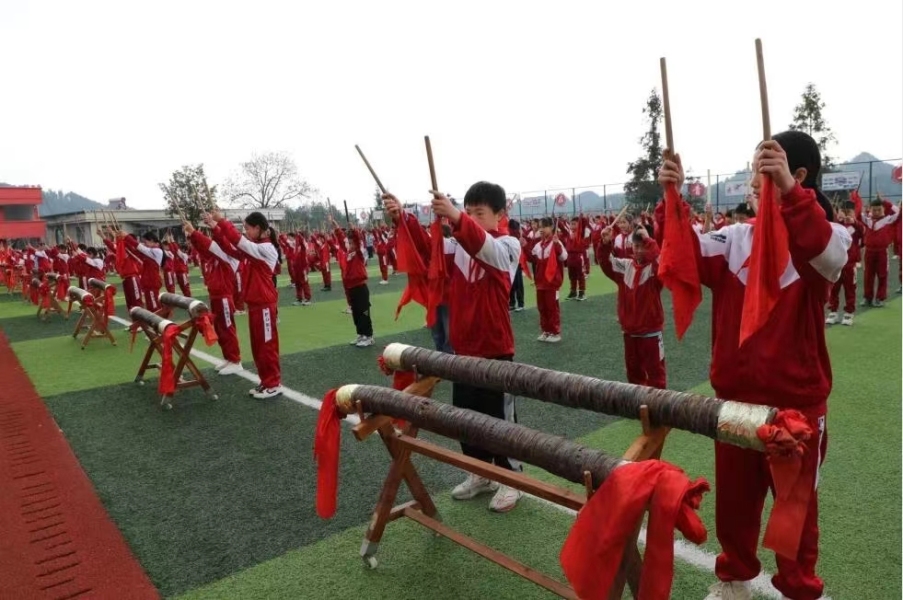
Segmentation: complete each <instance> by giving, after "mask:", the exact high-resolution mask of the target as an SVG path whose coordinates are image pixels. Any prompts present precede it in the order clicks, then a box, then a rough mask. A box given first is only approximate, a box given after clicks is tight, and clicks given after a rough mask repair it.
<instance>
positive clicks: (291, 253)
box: [274, 233, 298, 288]
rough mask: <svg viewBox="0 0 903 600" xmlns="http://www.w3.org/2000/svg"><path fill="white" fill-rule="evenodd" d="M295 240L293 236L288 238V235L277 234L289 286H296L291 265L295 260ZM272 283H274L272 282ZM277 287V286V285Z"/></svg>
mask: <svg viewBox="0 0 903 600" xmlns="http://www.w3.org/2000/svg"><path fill="white" fill-rule="evenodd" d="M295 244H296V242H295V239H294V236H292V238H291V239H289V236H288V235H286V234H284V233H280V234H279V248H280V249H281V250H282V256H284V257H285V264H286V266H287V267H288V278H289V287H295V288H296V287H298V285H297V282H296V281H295V269H294V267H293V266H292V265H293V264H294V261H295V252H296V249H295V248H296V246H295ZM274 285H276V284H275V283H274ZM277 287H278V286H277Z"/></svg>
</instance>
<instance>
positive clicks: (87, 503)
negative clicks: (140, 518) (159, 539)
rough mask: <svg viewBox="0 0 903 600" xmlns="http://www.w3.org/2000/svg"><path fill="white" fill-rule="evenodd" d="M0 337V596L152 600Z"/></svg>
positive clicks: (124, 546)
mask: <svg viewBox="0 0 903 600" xmlns="http://www.w3.org/2000/svg"><path fill="white" fill-rule="evenodd" d="M159 597H160V595H159V594H158V592H157V590H156V589H155V588H154V586H153V584H151V582H150V580H149V579H148V577H147V575H146V574H145V573H144V571H143V569H142V568H141V565H140V564H139V563H138V561H137V560H136V559H135V557H134V556H133V555H132V552H131V550H130V549H129V547H128V544H126V542H125V540H124V539H123V537H122V535H121V534H120V532H119V530H118V529H117V528H116V525H115V524H114V523H113V521H112V520H111V519H110V517H109V516H108V515H107V512H106V510H104V507H103V505H102V504H101V502H100V499H99V498H98V497H97V494H96V493H95V492H94V487H93V486H92V485H91V481H90V480H89V479H88V476H87V475H86V474H85V472H84V471H83V470H82V468H81V466H80V465H79V462H78V459H76V457H75V454H74V453H73V452H72V449H71V448H70V447H69V444H68V443H67V442H66V438H65V437H64V436H63V433H62V432H61V431H60V430H59V428H58V427H57V425H56V422H54V420H53V417H52V416H51V415H50V412H49V411H48V410H47V407H46V406H45V405H44V403H43V402H42V401H41V398H40V397H39V396H38V393H37V391H35V389H34V386H33V385H32V383H31V380H30V379H29V378H28V375H27V374H26V373H25V371H24V369H23V368H22V365H21V364H20V363H19V360H18V359H17V358H16V355H15V354H14V353H13V351H12V348H11V347H10V345H9V342H8V340H7V339H6V336H5V335H3V332H2V331H0V598H15V599H17V600H68V599H69V598H78V599H85V600H87V599H88V598H92V599H93V598H97V599H107V598H109V599H111V600H113V599H116V600H132V599H134V600H144V599H156V598H159Z"/></svg>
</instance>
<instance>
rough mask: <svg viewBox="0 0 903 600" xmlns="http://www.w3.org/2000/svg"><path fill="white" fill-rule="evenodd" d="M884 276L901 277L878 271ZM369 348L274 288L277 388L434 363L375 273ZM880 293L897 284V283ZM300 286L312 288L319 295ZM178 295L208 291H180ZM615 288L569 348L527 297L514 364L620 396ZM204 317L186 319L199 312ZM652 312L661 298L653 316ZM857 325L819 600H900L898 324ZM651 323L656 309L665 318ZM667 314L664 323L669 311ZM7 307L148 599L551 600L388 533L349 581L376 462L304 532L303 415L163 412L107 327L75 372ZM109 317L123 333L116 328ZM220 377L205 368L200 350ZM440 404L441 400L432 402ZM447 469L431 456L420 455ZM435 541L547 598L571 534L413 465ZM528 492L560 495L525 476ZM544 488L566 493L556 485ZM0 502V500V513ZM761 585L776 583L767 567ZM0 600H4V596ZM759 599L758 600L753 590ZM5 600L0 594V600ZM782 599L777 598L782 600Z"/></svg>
mask: <svg viewBox="0 0 903 600" xmlns="http://www.w3.org/2000/svg"><path fill="white" fill-rule="evenodd" d="M893 265H894V267H893V268H894V269H896V268H897V267H896V265H897V263H893ZM370 274H371V285H370V290H371V295H372V296H371V300H372V303H373V308H372V313H373V319H374V329H375V336H376V340H377V344H376V346H374V347H372V348H367V349H358V348H353V347H350V346H348V344H347V342H348V341H350V340H351V339H353V338H354V337H355V334H354V328H353V326H352V323H351V318H350V316H348V315H345V314H343V313H342V311H343V310H344V308H345V301H344V297H343V294H342V291H341V288H340V286H339V285H338V281H337V282H336V286H335V287H334V291H332V292H330V293H322V292H319V291H316V290H318V288H319V287H320V286H319V285H315V286H313V287H314V288H315V299H314V300H315V303H314V305H312V306H310V307H295V306H292V305H291V302H292V301H293V300H294V291H293V290H292V289H291V288H288V287H286V284H287V283H288V282H287V279H286V278H282V280H280V292H281V297H280V311H279V317H280V324H279V335H280V342H281V351H282V355H283V356H282V369H283V378H284V384H285V385H286V386H287V387H289V388H291V389H292V390H295V391H297V392H299V393H300V394H302V395H304V396H309V397H311V398H321V397H322V395H323V394H324V393H325V392H326V391H327V390H328V389H330V388H332V387H336V386H338V385H341V384H345V383H373V384H385V383H386V379H385V377H384V376H383V375H382V374H381V373H380V372H379V370H378V369H377V367H376V358H377V356H378V355H379V352H380V350H381V348H382V347H383V346H384V345H385V344H386V343H389V342H393V341H399V342H405V343H409V344H414V345H420V346H426V347H432V340H431V337H430V335H429V331H428V330H426V329H424V327H423V324H424V315H423V310H422V309H420V308H419V307H416V306H413V305H409V306H408V307H407V308H405V309H404V311H403V312H402V314H401V317H400V318H399V319H398V320H397V321H396V320H394V311H395V305H396V303H397V301H398V297H399V294H400V292H401V289H402V287H403V285H404V278H403V277H393V278H391V280H390V285H387V286H380V285H376V283H377V279H375V277H376V276H377V272H376V270H375V269H371V270H370ZM895 275H896V272H894V274H893V277H894V278H892V281H895V280H896V279H895ZM315 280H316V281H319V279H318V278H317V277H316V276H315ZM192 283H193V289H194V290H195V291H196V293H197V292H200V291H201V290H202V289H203V288H202V286H201V284H200V282H199V280H198V279H197V277H194V278H193V282H192ZM613 291H614V288H613V286H612V285H611V284H610V283H609V282H608V281H607V280H606V279H605V278H604V277H603V276H602V274H601V273H600V272H599V271H598V270H597V271H595V272H594V273H593V274H592V277H591V278H590V280H589V282H588V293H589V295H590V299H589V300H588V301H587V302H583V303H576V302H563V303H562V321H563V331H562V334H563V338H564V342H563V343H562V344H561V345H559V346H550V345H545V344H540V343H538V342H536V341H535V338H536V336H537V334H538V333H539V331H538V315H537V313H536V311H535V308H533V307H534V306H535V298H534V297H531V295H532V289H530V288H528V289H527V296H528V310H526V311H525V312H522V313H517V314H513V315H512V322H513V324H514V329H515V335H516V340H517V356H516V360H518V361H520V362H525V363H530V364H535V365H539V366H543V367H548V368H552V369H560V370H567V371H571V372H576V373H583V374H587V375H593V376H597V377H601V378H605V379H614V380H623V379H624V378H625V372H624V365H623V348H622V342H621V335H620V329H619V327H618V323H617V318H616V312H615V296H614V295H613ZM198 295H199V297H201V298H203V296H201V295H200V294H198ZM666 296H667V295H666ZM898 298H899V297H898V296H894V300H893V301H891V302H890V303H888V305H887V306H886V307H885V308H883V309H873V310H868V311H864V312H861V313H859V314H857V317H856V319H857V320H856V323H855V325H854V326H853V327H852V328H841V327H840V326H835V327H833V328H832V329H831V330H830V331H828V342H829V347H830V352H831V356H832V361H833V369H834V391H833V394H832V396H831V399H830V405H829V406H830V412H829V417H828V431H829V439H830V446H829V450H828V454H827V460H826V462H825V466H824V468H823V471H822V481H821V483H820V487H819V490H820V499H821V521H820V523H821V530H822V544H821V558H820V563H819V564H820V567H819V568H820V573H821V575H822V576H823V577H824V579H825V581H826V584H827V590H826V595H827V596H830V597H831V598H833V599H834V600H839V599H849V600H864V599H876V600H880V599H885V598H886V599H891V598H893V599H896V598H900V597H901V559H903V556H901V546H900V539H901V520H900V514H901V435H900V431H901V407H900V400H901V395H903V394H901V370H900V365H901V312H900V308H901V303H900V300H899V299H898ZM666 304H667V298H666ZM667 308H668V310H669V311H670V306H668V307H667ZM34 313H35V309H33V308H32V307H31V306H29V305H25V304H23V303H22V302H21V301H20V299H18V298H12V297H7V296H5V295H4V296H0V328H2V329H3V330H4V332H5V333H6V335H7V336H8V337H9V339H10V340H11V341H12V342H13V348H14V350H15V352H16V354H17V356H18V357H19V359H20V361H21V362H22V364H23V365H24V367H25V368H26V370H27V372H28V374H29V376H30V377H31V378H32V380H33V382H34V384H35V386H36V388H37V390H38V392H39V393H40V394H41V396H42V397H43V399H44V401H45V403H46V404H47V406H48V407H49V408H50V410H51V411H52V413H53V415H54V417H55V419H56V421H57V423H58V424H59V426H60V428H61V429H62V430H63V431H64V434H65V436H66V438H67V439H68V441H69V443H70V444H71V446H72V447H73V449H74V451H75V452H76V454H77V456H78V458H79V460H80V462H81V464H82V466H83V467H84V469H85V471H86V472H87V474H88V475H89V477H90V479H91V481H92V482H93V484H94V486H95V488H96V490H97V493H98V495H99V496H100V498H101V500H102V502H103V504H104V506H105V507H106V509H107V511H108V512H109V514H110V515H111V517H112V518H113V520H114V521H115V522H116V524H117V525H118V527H119V528H120V530H121V531H122V533H123V535H124V536H125V538H126V540H127V541H128V543H129V544H130V546H131V548H132V550H133V552H134V553H135V555H136V556H137V557H138V559H139V561H140V562H141V564H142V566H143V567H144V568H145V570H146V571H147V573H148V575H149V576H150V578H151V580H152V581H153V583H154V585H156V586H157V588H158V589H159V590H160V592H161V594H162V595H163V596H164V597H168V598H180V599H183V598H184V599H189V598H190V599H201V598H203V599H221V598H241V599H261V600H263V599H290V598H291V599H297V598H302V599H320V598H353V597H364V596H366V597H371V598H393V599H419V598H429V599H431V600H440V599H446V598H447V599H461V598H463V599H471V598H473V599H477V598H518V599H520V598H523V599H532V598H549V597H551V596H550V595H549V594H548V593H546V592H544V591H542V590H540V589H539V588H536V587H535V586H533V585H531V584H528V583H526V582H525V581H523V580H521V579H519V578H517V577H514V576H512V575H509V574H508V572H507V571H504V570H503V569H501V568H499V567H496V566H494V565H491V564H489V563H487V562H486V561H484V560H482V559H480V558H479V557H477V556H476V555H474V554H471V553H469V552H468V551H466V550H464V549H462V548H460V547H458V546H457V545H455V544H454V543H452V542H450V541H448V540H446V539H444V538H437V537H435V536H432V535H430V534H429V533H428V532H427V531H425V530H424V529H422V528H420V526H418V525H416V524H414V523H412V522H409V521H405V520H400V521H396V522H394V523H392V524H391V525H390V526H389V528H388V530H387V533H386V535H385V537H384V538H383V542H382V544H381V547H380V551H379V561H380V566H379V568H378V569H376V570H372V571H370V570H365V569H364V568H363V567H362V565H361V561H360V558H359V557H358V550H359V547H360V542H361V540H362V537H363V533H364V530H365V528H366V524H367V521H368V520H369V518H370V514H371V511H372V508H373V506H374V504H375V502H376V498H377V495H378V493H379V488H380V486H381V483H382V479H383V478H384V476H385V473H386V470H387V467H388V457H387V453H386V452H385V450H384V448H383V447H382V445H381V444H380V442H379V441H378V440H376V439H372V438H371V439H369V440H367V441H366V442H363V443H359V442H356V441H355V440H354V439H353V437H352V436H351V435H348V434H347V430H346V434H345V435H344V436H343V439H342V458H341V461H342V463H341V480H340V489H339V492H340V493H339V509H338V512H337V514H336V516H335V518H333V519H332V520H329V521H324V520H321V519H319V518H318V517H317V515H316V513H315V511H314V493H315V480H316V470H315V464H314V462H313V457H312V450H311V447H312V439H313V431H314V426H315V423H316V419H317V412H316V411H315V410H313V409H311V408H310V407H308V406H305V405H303V404H299V403H298V402H295V401H293V400H291V399H289V398H285V397H283V398H280V399H278V400H275V401H271V402H268V403H259V402H256V401H253V400H251V399H249V398H248V396H247V390H248V389H249V388H250V387H252V384H251V383H250V382H249V381H247V380H246V379H243V378H240V377H237V376H230V377H220V376H218V375H217V374H216V373H215V372H214V371H213V370H212V366H213V365H212V364H210V363H207V362H204V361H199V366H201V367H204V368H205V369H206V371H205V372H206V374H207V375H208V376H209V377H210V379H211V383H212V385H213V386H214V389H215V391H216V392H217V393H218V395H219V400H218V401H213V400H210V399H208V398H207V397H206V396H204V395H203V394H201V393H200V392H199V391H196V390H191V391H187V392H185V393H184V394H180V395H178V396H177V397H176V401H175V409H174V410H172V411H162V410H160V409H159V408H158V406H157V404H158V401H159V398H158V397H157V394H156V385H154V382H150V383H149V384H148V385H145V386H138V385H136V384H135V383H134V382H133V380H134V377H135V373H136V372H137V368H138V364H139V362H140V360H141V355H142V354H143V352H144V350H145V348H146V342H144V341H143V340H141V339H140V338H139V341H138V343H137V344H136V345H135V349H134V351H133V353H129V339H128V335H127V334H126V332H125V331H124V329H123V328H121V327H119V326H117V330H116V337H117V340H118V345H117V346H115V347H114V346H112V345H110V344H108V343H105V342H103V341H98V342H92V343H91V345H90V346H88V348H87V349H86V350H84V351H82V350H79V349H78V345H77V344H76V342H75V341H74V340H73V339H72V337H71V329H72V326H73V324H74V323H72V322H64V321H62V320H60V319H58V318H56V317H54V318H53V319H51V321H49V322H47V323H42V322H40V321H38V320H37V319H36V318H35V315H34ZM117 314H118V315H119V316H120V317H125V311H124V310H123V309H122V308H120V309H119V310H118V311H117ZM710 318H711V316H710V305H709V300H708V298H706V300H705V301H704V303H703V305H702V306H701V307H700V310H699V311H698V313H697V316H696V321H695V323H694V325H693V327H692V328H691V330H690V332H689V333H688V334H687V336H686V337H685V339H684V340H683V341H682V342H679V343H678V342H677V341H676V340H675V339H674V336H673V330H672V328H671V327H670V323H669V324H668V325H667V329H668V330H667V331H666V337H665V345H666V355H667V365H668V383H669V387H671V388H672V389H678V390H694V391H699V392H703V393H706V392H711V390H710V389H709V388H708V381H707V379H708V360H709V357H710V336H711V332H710ZM237 320H238V324H239V329H240V331H241V343H242V349H243V352H244V354H245V356H246V357H247V359H246V360H245V368H246V369H248V370H250V371H253V363H252V362H251V360H250V345H249V343H248V338H247V323H246V317H237ZM199 349H200V350H202V351H203V352H206V353H209V354H210V355H213V356H215V357H219V352H218V349H217V347H216V346H214V347H211V348H207V347H203V345H200V346H199ZM449 395H450V389H449V386H448V384H441V385H440V387H439V388H438V390H437V394H436V397H437V398H438V399H440V400H443V401H447V400H448V399H449ZM520 402H521V403H520V405H519V407H518V413H519V417H520V420H521V422H522V423H524V424H526V425H528V426H530V427H534V428H538V429H541V430H543V431H547V432H550V433H555V434H559V435H563V436H566V437H569V438H573V439H577V440H579V441H581V442H583V443H585V444H588V445H590V446H593V447H598V448H600V449H604V450H607V451H610V452H614V453H620V452H622V451H623V450H625V449H626V448H627V446H628V445H629V444H630V442H631V441H632V439H633V438H634V437H635V436H636V435H638V433H639V426H638V424H637V423H636V422H633V421H622V420H617V419H613V418H610V417H606V416H603V415H598V414H593V413H587V412H584V411H577V410H569V409H565V408H561V407H558V406H555V405H550V404H544V403H540V402H536V401H533V400H529V399H522V400H520ZM426 437H429V438H430V439H431V440H433V441H436V442H437V443H441V444H444V445H447V446H449V447H455V445H454V444H452V443H451V442H449V441H448V440H443V439H439V438H436V437H434V436H426ZM663 458H664V459H665V460H668V461H671V462H673V463H675V464H677V465H679V466H681V467H682V468H683V469H684V470H686V471H687V473H688V474H689V475H690V476H691V477H697V476H704V477H707V478H708V479H709V480H710V481H712V482H713V481H714V468H713V452H712V442H711V441H710V440H708V439H706V438H702V437H700V436H694V435H691V434H685V433H682V432H672V433H671V434H670V436H669V438H668V441H667V442H666V446H665V452H664V457H663ZM415 462H416V463H417V466H418V469H419V470H420V472H421V474H422V475H423V477H424V481H425V482H426V484H427V486H428V488H429V489H430V491H431V492H432V493H433V494H434V496H435V497H436V499H437V504H438V506H439V509H440V512H441V513H442V515H443V520H444V521H445V522H446V523H448V524H450V525H452V526H454V527H456V528H458V529H460V530H462V531H464V532H466V533H469V534H472V535H473V536H475V537H477V538H478V539H480V540H481V541H483V542H485V543H487V544H489V545H491V546H493V547H495V548H498V549H500V550H502V551H504V552H506V553H509V554H511V555H513V556H515V557H516V558H518V559H519V560H521V561H523V562H525V563H526V564H528V565H530V566H532V567H534V568H537V569H540V570H542V571H544V572H548V573H550V574H552V575H554V576H557V577H563V576H562V575H561V571H560V567H559V566H558V552H559V549H560V547H561V544H562V542H563V540H564V538H565V536H566V535H567V532H568V530H569V528H570V526H571V524H572V523H573V516H572V515H571V514H568V513H566V512H563V511H560V510H556V509H554V508H551V507H549V506H548V505H546V504H543V503H540V502H538V501H536V500H533V499H530V498H527V499H525V500H524V501H523V502H522V503H521V504H520V505H519V506H518V508H517V509H516V510H514V511H512V512H511V513H508V514H506V515H497V514H493V513H490V512H489V511H488V510H487V508H486V502H488V498H487V499H486V500H483V499H479V500H475V501H472V502H464V503H460V502H454V501H452V500H451V499H450V497H449V495H448V491H449V490H450V488H451V487H452V486H454V485H455V484H456V483H457V482H458V481H459V480H460V478H461V477H462V475H461V473H460V472H458V471H456V470H454V469H452V468H450V467H448V466H445V465H441V464H438V463H435V462H432V461H428V460H424V459H415ZM530 473H531V474H532V475H534V476H536V477H538V478H542V479H547V480H550V481H552V480H555V478H554V477H553V476H551V475H549V474H548V473H545V472H542V471H540V470H538V469H535V468H531V469H530ZM558 483H561V482H558ZM2 493H3V491H2V490H0V494H2ZM714 500H715V498H714V493H711V494H709V495H707V496H706V498H705V500H704V502H703V507H702V510H701V515H702V517H703V519H704V521H705V523H706V525H707V527H708V529H709V541H708V542H707V543H706V544H704V545H703V546H702V547H701V548H698V549H695V548H690V547H689V546H688V545H687V544H680V545H679V547H678V558H677V561H676V565H675V581H674V587H673V597H674V598H688V599H693V598H702V597H704V596H705V593H706V588H707V587H708V585H709V584H711V583H712V582H713V580H714V575H713V573H712V570H711V569H712V566H711V565H713V564H714V556H715V555H716V554H717V552H718V544H717V540H716V539H715V535H714ZM760 554H761V556H762V558H763V564H764V568H765V569H766V571H767V572H768V573H773V572H774V568H775V567H774V560H773V558H772V557H771V555H770V553H768V552H765V551H762V552H761V553H760ZM0 589H2V583H0ZM758 591H759V595H760V596H761V597H775V596H774V594H775V592H774V590H773V589H769V588H768V587H767V585H764V584H762V585H760V586H758ZM0 596H2V594H0ZM778 597H779V596H778Z"/></svg>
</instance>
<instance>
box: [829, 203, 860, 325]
mask: <svg viewBox="0 0 903 600" xmlns="http://www.w3.org/2000/svg"><path fill="white" fill-rule="evenodd" d="M839 217H840V218H839V219H838V222H839V223H840V224H841V225H842V226H843V227H844V228H845V229H846V230H847V233H849V234H850V238H851V239H852V243H851V244H850V249H849V250H848V251H847V264H846V265H844V267H843V271H841V273H840V279H838V280H837V283H835V284H834V286H833V287H832V288H831V297H830V298H829V299H828V311H829V312H828V316H827V318H825V324H826V325H836V324H837V323H842V324H843V325H846V326H850V325H852V324H853V314H854V313H855V312H856V265H857V264H858V263H859V260H860V249H859V248H860V246H862V234H863V229H864V228H863V225H862V223H861V222H860V221H859V219H857V218H856V207H855V205H854V204H853V203H852V202H846V203H845V204H844V207H843V212H842V213H841V214H840V215H839ZM840 288H843V295H844V305H843V320H841V319H840V316H839V315H838V314H837V309H838V308H839V306H840Z"/></svg>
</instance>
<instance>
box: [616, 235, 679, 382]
mask: <svg viewBox="0 0 903 600" xmlns="http://www.w3.org/2000/svg"><path fill="white" fill-rule="evenodd" d="M613 238H614V232H613V231H612V228H611V227H606V228H605V229H604V230H602V243H601V245H600V246H599V251H600V253H601V254H600V256H599V266H600V267H602V272H603V273H605V275H606V276H607V277H608V278H609V279H611V280H612V281H614V282H615V284H616V285H617V286H618V321H619V322H620V323H621V331H622V332H623V333H624V362H625V364H626V366H627V381H628V382H629V383H635V384H637V385H645V386H648V387H654V388H659V389H665V388H666V387H667V374H666V371H665V343H664V340H663V339H662V328H663V326H664V323H665V311H664V309H663V308H662V283H661V281H660V280H659V278H658V276H657V273H658V254H659V249H658V244H657V243H656V242H655V239H654V238H653V237H652V236H650V235H649V232H648V231H647V230H646V228H645V227H643V226H642V225H640V226H638V227H637V228H636V231H635V232H634V233H633V239H632V242H633V248H632V252H631V254H632V255H633V258H618V257H616V256H615V255H614V253H613V251H612V239H613Z"/></svg>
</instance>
